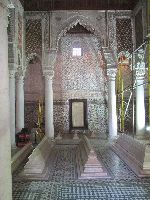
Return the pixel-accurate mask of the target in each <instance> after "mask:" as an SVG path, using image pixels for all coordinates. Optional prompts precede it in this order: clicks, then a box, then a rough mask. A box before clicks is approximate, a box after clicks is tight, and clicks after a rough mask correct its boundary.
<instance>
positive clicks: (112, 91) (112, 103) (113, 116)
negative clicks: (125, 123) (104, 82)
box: [107, 69, 117, 138]
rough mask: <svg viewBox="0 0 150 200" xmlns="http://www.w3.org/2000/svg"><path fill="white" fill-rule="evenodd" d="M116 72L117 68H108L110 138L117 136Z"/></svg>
mask: <svg viewBox="0 0 150 200" xmlns="http://www.w3.org/2000/svg"><path fill="white" fill-rule="evenodd" d="M116 73H117V69H107V76H108V126H109V138H115V137H116V136H117V112H116V82H115V80H116Z"/></svg>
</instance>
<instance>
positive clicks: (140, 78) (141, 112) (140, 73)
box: [135, 69, 145, 137]
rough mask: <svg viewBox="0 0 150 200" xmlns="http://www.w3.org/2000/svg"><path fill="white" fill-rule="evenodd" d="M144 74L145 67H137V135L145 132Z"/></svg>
mask: <svg viewBox="0 0 150 200" xmlns="http://www.w3.org/2000/svg"><path fill="white" fill-rule="evenodd" d="M144 75H145V69H136V70H135V76H136V136H137V137H142V136H143V135H144V133H145V104H144V85H143V83H144Z"/></svg>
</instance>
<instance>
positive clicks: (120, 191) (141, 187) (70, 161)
mask: <svg viewBox="0 0 150 200" xmlns="http://www.w3.org/2000/svg"><path fill="white" fill-rule="evenodd" d="M91 143H92V147H93V149H94V150H95V152H96V154H97V158H98V159H99V160H100V161H102V163H103V165H104V166H105V168H106V169H107V171H108V172H109V174H110V176H111V178H109V179H97V180H79V179H76V167H75V166H74V163H75V153H74V152H75V148H76V147H75V146H73V145H72V146H67V145H66V146H63V145H60V146H59V145H58V146H57V148H56V151H55V154H54V157H55V159H54V162H53V166H54V167H53V168H52V169H51V171H50V179H49V180H48V181H23V180H20V179H18V177H17V173H16V174H14V176H13V200H150V178H138V177H137V176H136V175H135V174H134V173H133V172H132V170H130V169H129V167H128V166H127V165H126V164H125V163H124V162H123V161H122V160H121V159H120V158H119V157H118V156H117V155H116V154H115V153H114V152H113V151H112V150H111V149H110V148H109V143H108V142H107V141H106V140H101V141H99V140H95V139H92V140H91ZM18 172H19V171H18Z"/></svg>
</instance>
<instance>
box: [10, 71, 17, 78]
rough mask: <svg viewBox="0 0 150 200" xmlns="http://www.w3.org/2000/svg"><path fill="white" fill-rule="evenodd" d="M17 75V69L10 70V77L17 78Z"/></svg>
mask: <svg viewBox="0 0 150 200" xmlns="http://www.w3.org/2000/svg"><path fill="white" fill-rule="evenodd" d="M15 75H16V70H9V78H10V79H13V78H15Z"/></svg>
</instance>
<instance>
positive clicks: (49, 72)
mask: <svg viewBox="0 0 150 200" xmlns="http://www.w3.org/2000/svg"><path fill="white" fill-rule="evenodd" d="M43 75H44V76H45V79H47V80H52V79H53V77H54V70H52V69H51V70H44V71H43Z"/></svg>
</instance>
